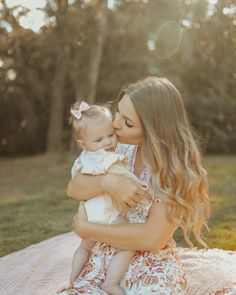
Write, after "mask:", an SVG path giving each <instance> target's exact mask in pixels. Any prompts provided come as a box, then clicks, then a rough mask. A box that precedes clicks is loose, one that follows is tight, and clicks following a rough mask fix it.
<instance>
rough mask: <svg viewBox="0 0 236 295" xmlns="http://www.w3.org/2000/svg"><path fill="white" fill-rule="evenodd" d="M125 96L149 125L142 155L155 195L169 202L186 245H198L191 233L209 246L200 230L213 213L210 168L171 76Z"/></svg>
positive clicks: (144, 83)
mask: <svg viewBox="0 0 236 295" xmlns="http://www.w3.org/2000/svg"><path fill="white" fill-rule="evenodd" d="M125 94H127V95H128V96H129V98H130V99H131V101H132V103H133V105H134V107H135V110H136V112H137V114H138V116H139V118H140V121H141V123H142V126H143V129H144V135H145V140H144V144H143V146H142V158H143V162H144V164H145V166H146V167H148V168H149V169H150V171H151V172H152V179H151V184H152V187H153V189H154V191H155V193H156V194H157V196H158V197H159V198H160V199H161V200H162V201H164V202H167V203H168V204H169V206H168V210H169V211H168V217H169V219H170V220H171V221H172V222H174V223H176V224H177V225H178V226H180V227H181V228H182V229H183V233H184V238H185V241H186V242H187V244H188V245H189V246H191V247H192V246H193V244H192V242H191V241H190V235H191V232H192V233H193V234H194V236H195V238H196V240H197V241H198V242H199V243H200V244H201V245H203V246H204V247H207V245H206V243H205V242H204V240H203V238H202V234H201V233H202V229H203V227H206V228H207V229H208V227H207V223H206V221H207V219H208V218H209V212H210V205H209V197H208V181H207V172H206V170H205V169H204V167H203V163H202V157H201V154H200V152H199V148H198V144H197V140H196V138H194V132H193V130H192V127H191V125H190V123H189V120H188V117H187V114H186V110H185V107H184V103H183V100H182V97H181V95H180V93H179V91H178V90H177V89H176V87H175V86H174V85H173V84H172V83H171V82H170V81H169V80H168V79H166V78H157V77H147V78H145V79H143V80H140V81H138V82H136V83H134V84H131V85H129V86H127V87H125V88H123V89H122V90H121V92H120V94H119V97H118V100H120V99H121V98H122V97H123V96H124V95H125Z"/></svg>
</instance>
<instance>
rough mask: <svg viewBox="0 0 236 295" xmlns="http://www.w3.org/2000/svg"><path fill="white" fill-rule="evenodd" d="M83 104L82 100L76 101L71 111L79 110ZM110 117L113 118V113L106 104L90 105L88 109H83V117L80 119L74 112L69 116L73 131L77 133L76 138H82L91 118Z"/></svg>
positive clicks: (102, 118)
mask: <svg viewBox="0 0 236 295" xmlns="http://www.w3.org/2000/svg"><path fill="white" fill-rule="evenodd" d="M80 105H81V102H80V101H77V102H75V103H74V104H73V105H72V106H71V111H73V110H79V108H80ZM107 117H110V118H111V119H112V113H111V111H110V109H109V108H108V107H107V106H105V105H89V108H88V109H87V110H84V111H81V118H80V119H78V118H77V117H75V116H74V115H73V114H72V113H71V114H70V117H69V124H70V125H71V126H72V128H73V131H74V133H75V136H76V139H81V138H82V133H83V132H84V131H85V129H86V127H87V125H88V122H89V121H88V120H90V119H101V120H104V118H107Z"/></svg>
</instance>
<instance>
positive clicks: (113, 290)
mask: <svg viewBox="0 0 236 295" xmlns="http://www.w3.org/2000/svg"><path fill="white" fill-rule="evenodd" d="M101 288H102V290H103V291H105V292H106V293H108V294H109V295H125V292H124V291H123V290H122V289H121V288H120V287H119V286H118V285H117V284H115V283H111V282H104V283H103V284H102V286H101Z"/></svg>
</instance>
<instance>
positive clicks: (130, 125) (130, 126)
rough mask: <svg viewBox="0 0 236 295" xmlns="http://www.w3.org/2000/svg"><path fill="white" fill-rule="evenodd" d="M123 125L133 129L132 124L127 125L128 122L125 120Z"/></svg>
mask: <svg viewBox="0 0 236 295" xmlns="http://www.w3.org/2000/svg"><path fill="white" fill-rule="evenodd" d="M125 125H126V126H127V127H128V128H133V127H134V126H133V125H132V124H130V123H129V121H128V120H125Z"/></svg>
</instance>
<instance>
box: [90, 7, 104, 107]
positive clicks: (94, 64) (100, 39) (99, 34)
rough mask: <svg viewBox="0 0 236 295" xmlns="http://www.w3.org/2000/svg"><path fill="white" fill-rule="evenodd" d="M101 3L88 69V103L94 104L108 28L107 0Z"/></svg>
mask: <svg viewBox="0 0 236 295" xmlns="http://www.w3.org/2000/svg"><path fill="white" fill-rule="evenodd" d="M104 2H105V3H102V4H100V7H98V11H97V14H96V23H97V29H96V36H95V42H94V44H93V47H92V49H91V54H90V61H89V69H88V84H87V85H88V103H90V104H93V103H95V100H96V93H97V84H98V77H99V71H100V64H101V59H102V52H103V45H104V41H105V36H106V30H107V14H106V10H107V7H106V1H104Z"/></svg>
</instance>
